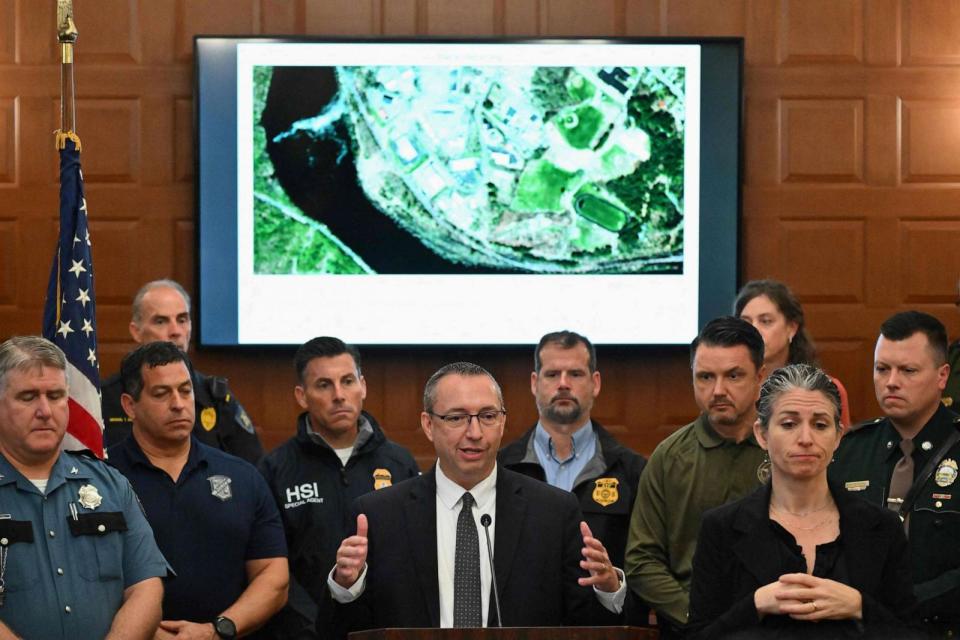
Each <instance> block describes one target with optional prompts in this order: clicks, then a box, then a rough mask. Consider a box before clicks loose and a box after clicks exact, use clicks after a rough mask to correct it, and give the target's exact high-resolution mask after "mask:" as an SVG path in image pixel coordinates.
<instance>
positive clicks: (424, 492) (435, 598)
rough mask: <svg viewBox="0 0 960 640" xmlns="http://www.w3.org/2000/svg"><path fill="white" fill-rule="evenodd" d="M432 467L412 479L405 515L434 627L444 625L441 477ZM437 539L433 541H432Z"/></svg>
mask: <svg viewBox="0 0 960 640" xmlns="http://www.w3.org/2000/svg"><path fill="white" fill-rule="evenodd" d="M434 473H435V471H434V470H431V471H428V472H427V473H425V474H423V475H422V476H420V478H418V481H417V482H411V483H410V484H411V486H410V492H409V493H408V494H407V496H405V498H404V499H405V500H406V501H407V504H406V509H404V516H405V520H406V529H407V540H408V541H409V543H410V549H411V550H412V552H413V559H414V562H413V567H414V570H415V571H416V572H417V578H418V582H419V584H420V592H421V593H422V594H423V597H424V600H425V602H426V605H427V611H428V612H429V614H430V625H429V626H431V627H439V626H440V587H439V585H438V582H437V479H436V476H435V475H434ZM430 541H433V544H430Z"/></svg>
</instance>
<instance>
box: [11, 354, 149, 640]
mask: <svg viewBox="0 0 960 640" xmlns="http://www.w3.org/2000/svg"><path fill="white" fill-rule="evenodd" d="M67 398H68V396H67V382H66V359H65V357H64V355H63V352H62V351H60V349H59V348H58V347H57V346H56V345H54V344H53V343H51V342H49V341H47V340H45V339H43V338H39V337H32V336H26V337H15V338H11V339H9V340H7V341H6V342H4V343H3V344H2V345H0V637H9V635H8V634H11V633H12V634H14V635H15V636H16V637H24V638H43V639H45V640H55V639H57V638H71V639H72V638H114V637H123V638H141V639H144V640H145V639H146V638H153V634H154V631H155V630H156V628H157V624H158V623H159V622H160V602H161V598H162V596H163V585H162V583H161V580H160V578H161V577H164V576H166V575H167V570H168V566H167V563H166V561H165V560H164V558H163V556H162V555H161V553H160V551H159V550H158V549H157V545H156V543H155V542H154V539H153V532H152V531H151V530H150V526H149V525H148V524H147V521H146V519H145V518H144V516H143V513H142V511H141V509H140V507H139V505H138V504H137V498H136V495H135V494H134V492H133V489H132V488H131V487H130V483H129V482H127V480H126V479H125V478H123V476H121V475H120V474H119V473H117V472H116V471H115V470H114V469H111V468H110V467H108V466H107V465H106V464H104V463H103V462H100V461H99V460H96V459H95V458H92V457H88V456H86V455H81V454H74V453H66V452H61V451H60V442H61V440H62V439H63V436H64V433H65V431H66V427H67V419H68V415H69V407H68V404H67Z"/></svg>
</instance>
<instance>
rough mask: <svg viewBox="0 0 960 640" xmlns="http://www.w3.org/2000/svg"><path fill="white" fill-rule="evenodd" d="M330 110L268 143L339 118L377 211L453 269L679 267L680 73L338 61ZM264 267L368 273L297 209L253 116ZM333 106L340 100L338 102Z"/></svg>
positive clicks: (257, 253) (258, 254) (259, 96)
mask: <svg viewBox="0 0 960 640" xmlns="http://www.w3.org/2000/svg"><path fill="white" fill-rule="evenodd" d="M335 74H336V83H337V94H336V96H335V98H334V100H333V101H332V102H331V104H329V105H327V106H326V108H325V109H324V111H323V114H318V116H317V117H313V118H308V119H304V120H301V121H298V122H295V123H293V124H292V125H291V126H290V129H289V130H288V131H286V132H283V133H282V134H279V135H277V136H275V137H274V138H273V140H274V141H277V140H281V139H282V138H284V137H288V136H298V135H307V136H309V135H320V134H321V133H322V132H323V131H324V130H326V129H329V127H330V126H331V119H338V120H341V121H342V122H343V123H344V124H346V130H347V131H348V132H349V138H350V139H349V141H348V145H347V147H346V148H348V149H349V153H348V154H347V155H348V157H349V159H350V161H351V162H353V164H354V166H355V168H356V175H357V180H358V182H359V185H360V187H361V188H362V191H363V193H364V194H365V196H366V199H367V201H368V202H369V204H370V205H371V206H370V207H369V210H367V211H362V212H357V213H356V215H357V217H358V220H357V223H358V224H362V217H363V216H367V215H377V216H388V217H389V218H390V219H392V220H393V221H394V222H395V223H396V224H397V225H399V226H400V227H401V228H402V229H403V230H405V231H406V232H407V233H409V234H411V235H412V236H414V237H415V238H417V239H418V240H419V241H420V242H421V243H422V244H423V245H424V246H425V247H427V248H428V249H429V250H430V251H432V252H433V253H435V254H437V255H438V256H441V257H442V258H444V259H445V260H447V261H449V262H450V263H453V264H456V265H463V266H467V267H472V268H480V269H488V270H489V271H490V272H494V273H495V272H496V271H497V270H507V271H510V272H525V273H544V274H575V273H596V274H602V273H619V274H625V273H681V272H682V267H683V249H684V243H683V239H684V236H683V222H684V207H683V188H684V167H683V158H684V131H685V128H684V124H685V120H684V114H685V104H684V102H685V76H684V69H683V67H532V66H517V67H513V66H503V67H469V66H463V67H446V66H418V67H404V66H371V67H337V68H336V70H335ZM270 80H271V68H270V67H256V68H255V71H254V85H255V89H254V91H255V95H254V123H255V129H256V131H255V132H254V165H255V185H254V196H255V205H254V238H255V240H254V265H255V270H256V271H257V272H258V273H371V272H372V270H371V268H370V267H369V266H368V265H367V264H366V263H365V262H364V260H363V258H362V256H361V254H362V251H361V249H360V248H359V247H350V246H347V245H346V244H345V243H344V242H343V241H341V240H340V239H339V238H338V237H337V236H336V234H334V233H333V232H331V231H330V229H329V228H328V227H327V226H326V225H324V223H323V222H322V221H318V220H315V219H313V218H311V217H309V216H307V215H305V214H304V213H303V212H302V211H300V210H299V209H298V208H297V207H296V205H294V204H293V202H292V201H291V199H290V198H289V197H287V195H286V194H285V193H284V189H283V188H282V187H281V186H280V184H279V182H278V180H277V179H276V178H275V177H274V176H273V171H272V165H271V160H270V158H269V156H268V154H267V152H266V145H267V140H266V138H265V134H264V132H263V129H262V127H261V126H260V125H259V122H260V114H261V113H262V111H263V108H264V101H265V99H266V94H267V91H268V89H269V85H270ZM334 103H335V104H334ZM321 115H322V116H323V117H321Z"/></svg>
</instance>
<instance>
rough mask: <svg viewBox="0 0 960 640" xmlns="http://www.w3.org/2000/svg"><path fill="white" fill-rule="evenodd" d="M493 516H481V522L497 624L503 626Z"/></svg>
mask: <svg viewBox="0 0 960 640" xmlns="http://www.w3.org/2000/svg"><path fill="white" fill-rule="evenodd" d="M492 522H493V518H491V517H490V514H487V513H485V514H483V515H482V516H480V524H482V525H483V536H484V537H485V538H486V539H487V558H489V560H490V584H492V585H493V609H494V611H496V612H497V626H498V627H502V626H503V620H501V618H500V596H499V593H498V592H499V591H500V590H499V589H497V571H496V569H495V568H494V566H493V547H491V546H490V524H491V523H492Z"/></svg>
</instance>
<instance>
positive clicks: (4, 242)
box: [0, 212, 20, 308]
mask: <svg viewBox="0 0 960 640" xmlns="http://www.w3.org/2000/svg"><path fill="white" fill-rule="evenodd" d="M11 213H12V212H11ZM19 222H20V221H19V220H18V219H16V218H6V217H4V218H0V306H3V307H14V308H15V307H16V304H17V299H18V296H17V257H18V256H17V245H18V244H19V243H18V241H19V239H20V238H19V235H20V234H19V233H18V229H17V227H18V225H19Z"/></svg>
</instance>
